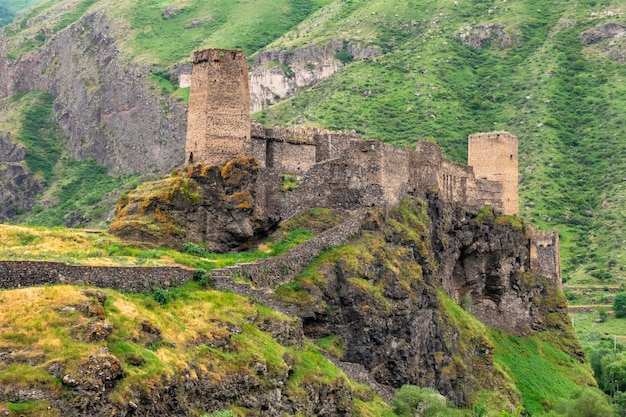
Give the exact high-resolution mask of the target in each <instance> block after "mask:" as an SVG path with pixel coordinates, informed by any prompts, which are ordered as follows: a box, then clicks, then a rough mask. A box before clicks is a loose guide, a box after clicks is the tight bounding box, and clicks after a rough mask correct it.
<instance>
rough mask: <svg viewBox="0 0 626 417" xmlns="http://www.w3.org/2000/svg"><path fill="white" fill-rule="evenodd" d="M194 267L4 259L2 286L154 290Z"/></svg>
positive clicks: (189, 275)
mask: <svg viewBox="0 0 626 417" xmlns="http://www.w3.org/2000/svg"><path fill="white" fill-rule="evenodd" d="M194 272H195V271H194V270H192V269H185V268H181V267H175V266H161V267H140V266H132V267H123V266H106V267H103V266H83V265H68V264H64V263H61V262H46V261H0V277H2V279H1V280H0V288H3V289H13V288H21V287H33V286H39V285H87V286H94V287H99V288H111V289H115V290H119V291H126V292H150V291H152V290H154V288H172V287H177V286H179V285H182V284H184V283H186V282H188V281H191V280H193V276H194Z"/></svg>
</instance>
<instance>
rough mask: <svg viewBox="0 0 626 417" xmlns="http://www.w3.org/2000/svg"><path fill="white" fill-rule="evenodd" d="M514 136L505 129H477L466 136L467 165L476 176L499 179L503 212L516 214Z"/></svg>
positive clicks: (517, 180)
mask: <svg viewBox="0 0 626 417" xmlns="http://www.w3.org/2000/svg"><path fill="white" fill-rule="evenodd" d="M517 153H518V150H517V138H516V137H515V136H513V135H511V134H509V133H507V132H491V133H479V134H477V135H471V136H470V137H469V139H468V158H467V160H468V162H467V163H468V165H470V166H472V167H473V168H474V172H475V174H476V177H477V178H484V179H488V180H492V181H499V182H501V183H502V209H503V212H504V214H519V201H518V183H519V174H518V162H517V159H518V154H517Z"/></svg>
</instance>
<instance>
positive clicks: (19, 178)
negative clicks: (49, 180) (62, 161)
mask: <svg viewBox="0 0 626 417" xmlns="http://www.w3.org/2000/svg"><path fill="white" fill-rule="evenodd" d="M25 157H26V151H25V150H24V148H22V147H21V146H19V145H17V144H15V143H13V141H12V140H11V135H10V134H5V135H3V134H2V133H0V184H2V186H1V187H0V221H7V220H9V219H11V218H12V217H13V216H15V215H16V214H18V213H19V212H21V211H25V210H29V209H30V208H31V207H32V205H33V199H34V197H35V195H36V194H37V192H39V190H41V187H42V184H41V182H40V181H38V180H37V179H36V178H34V177H33V176H32V175H31V174H30V172H29V171H28V167H27V166H26V162H25V161H24V158H25Z"/></svg>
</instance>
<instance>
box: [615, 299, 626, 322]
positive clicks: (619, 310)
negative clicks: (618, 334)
mask: <svg viewBox="0 0 626 417" xmlns="http://www.w3.org/2000/svg"><path fill="white" fill-rule="evenodd" d="M613 312H614V313H615V317H616V318H618V319H621V318H623V317H626V293H624V292H620V293H618V294H615V299H614V300H613Z"/></svg>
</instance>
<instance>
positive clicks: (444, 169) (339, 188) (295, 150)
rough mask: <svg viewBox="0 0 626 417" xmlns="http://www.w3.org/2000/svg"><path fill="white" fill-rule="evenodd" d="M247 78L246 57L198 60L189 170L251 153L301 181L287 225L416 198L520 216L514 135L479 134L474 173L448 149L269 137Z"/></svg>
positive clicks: (546, 249)
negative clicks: (253, 108)
mask: <svg viewBox="0 0 626 417" xmlns="http://www.w3.org/2000/svg"><path fill="white" fill-rule="evenodd" d="M246 71H247V69H246V68H245V57H244V56H243V53H242V52H239V51H225V50H221V49H216V50H206V51H200V52H196V54H195V56H194V67H193V74H192V85H191V96H190V103H189V109H190V110H189V119H188V136H187V162H188V163H190V162H204V163H208V164H210V165H220V164H223V163H224V162H226V161H227V160H229V159H232V158H234V157H236V156H241V155H244V154H245V155H248V156H255V157H256V158H257V160H258V163H259V165H260V166H261V167H263V168H265V169H266V170H267V171H268V173H272V175H283V176H284V175H285V174H289V175H292V176H295V177H296V178H297V179H298V180H299V181H300V183H299V185H298V187H297V188H296V189H295V190H293V191H289V192H286V193H285V194H284V196H283V197H282V198H281V199H280V201H279V202H278V204H279V205H280V206H281V207H280V215H281V217H282V218H289V217H291V216H292V215H294V214H296V213H299V212H302V211H305V210H307V209H310V208H312V207H326V208H341V209H348V210H355V209H359V208H362V207H370V206H378V207H392V206H394V205H397V204H398V203H399V202H400V201H401V200H402V199H403V198H405V197H406V196H407V195H409V194H416V195H425V194H426V193H427V192H437V193H438V194H439V198H440V199H442V200H443V201H445V202H449V203H455V204H459V205H461V206H462V207H464V208H465V209H466V210H468V211H476V210H478V209H480V208H481V207H483V206H485V205H491V206H492V207H493V208H494V210H495V211H496V212H497V213H502V214H505V215H517V214H519V208H518V204H519V200H518V148H517V138H516V137H515V136H513V135H511V134H509V133H507V132H490V133H480V134H476V135H471V136H470V137H469V140H468V165H463V164H458V163H455V162H452V161H449V160H447V159H445V158H443V156H442V152H441V149H440V148H439V147H438V146H437V145H436V144H435V143H434V142H432V141H427V140H420V141H419V142H418V144H417V146H416V148H415V149H409V148H398V147H394V146H392V145H388V144H385V143H383V142H381V141H378V140H365V139H363V138H361V137H360V136H358V135H356V134H353V133H343V132H332V131H328V130H325V129H318V128H309V127H294V128H275V129H267V128H264V127H262V126H261V125H259V124H256V123H251V122H250V117H249V112H248V111H247V108H248V105H249V102H248V100H249V98H248V97H249V95H248V77H247V73H246ZM224 72H225V74H224ZM207 80H209V81H211V80H213V82H209V81H207ZM220 80H223V82H220ZM237 94H240V97H239V98H237V97H236V95H237ZM222 106H224V107H222ZM212 112H216V115H217V116H211V115H210V114H211V113H212ZM229 141H230V142H229ZM229 143H230V144H229ZM192 152H193V155H192ZM275 203H277V200H276V199H274V200H272V204H275ZM529 236H530V239H531V240H532V241H533V243H532V246H533V247H534V253H535V259H536V265H535V267H536V268H534V270H536V271H541V272H540V273H542V274H544V275H547V276H551V277H553V278H554V279H557V280H559V281H560V265H559V262H558V257H559V252H558V249H559V248H558V234H556V232H532V230H531V232H530V234H529ZM555 236H556V237H555Z"/></svg>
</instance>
